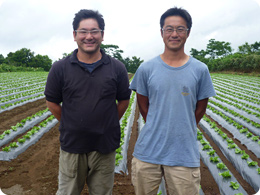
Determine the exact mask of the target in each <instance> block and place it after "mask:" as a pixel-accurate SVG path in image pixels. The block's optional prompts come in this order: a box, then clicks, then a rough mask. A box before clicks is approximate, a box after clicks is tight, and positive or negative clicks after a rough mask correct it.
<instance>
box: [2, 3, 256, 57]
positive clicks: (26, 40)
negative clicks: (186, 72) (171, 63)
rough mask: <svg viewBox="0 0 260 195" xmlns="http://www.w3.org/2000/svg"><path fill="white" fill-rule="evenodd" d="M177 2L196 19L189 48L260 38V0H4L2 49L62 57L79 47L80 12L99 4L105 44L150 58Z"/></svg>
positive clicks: (158, 47) (159, 46)
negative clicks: (163, 21)
mask: <svg viewBox="0 0 260 195" xmlns="http://www.w3.org/2000/svg"><path fill="white" fill-rule="evenodd" d="M174 6H178V7H182V8H184V9H186V10H187V11H188V12H189V13H190V14H191V16H192V19H193V25H192V29H191V34H190V37H189V38H188V40H187V42H186V46H185V52H186V53H187V54H189V51H190V50H191V48H195V49H197V50H201V49H206V46H207V44H208V41H209V39H211V38H214V39H216V40H217V41H225V42H230V43H231V47H232V48H233V49H234V50H235V51H236V50H237V49H238V46H240V45H243V44H245V42H248V43H249V44H252V43H255V42H256V41H258V42H259V41H260V0H194V1H193V0H158V1H151V0H73V1H72V0H0V54H2V55H4V57H6V56H7V54H8V53H9V52H15V51H17V50H19V49H21V48H27V49H30V50H31V51H33V52H35V55H36V54H41V55H48V56H49V57H50V58H51V59H52V60H53V61H55V60H58V58H61V57H62V54H63V53H70V52H71V51H73V50H74V49H75V48H77V45H76V43H75V42H74V40H73V34H72V32H73V28H72V21H73V18H74V16H75V13H76V12H78V11H79V10H80V9H93V10H98V11H99V12H100V13H101V14H102V15H103V16H104V19H105V25H106V26H105V37H104V42H103V43H104V44H113V45H118V46H119V48H120V49H122V50H123V51H124V54H123V56H124V57H132V56H137V57H140V58H141V59H143V60H148V59H151V58H153V57H154V56H156V55H159V54H161V53H162V52H163V50H164V44H163V41H162V38H161V35H160V25H159V20H160V17H161V15H162V14H163V13H164V12H165V11H166V10H167V9H169V8H171V7H174Z"/></svg>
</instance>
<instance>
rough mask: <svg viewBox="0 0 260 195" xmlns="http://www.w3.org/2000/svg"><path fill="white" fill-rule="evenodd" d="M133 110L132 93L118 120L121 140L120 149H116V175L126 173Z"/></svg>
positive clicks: (134, 103) (133, 95) (134, 98)
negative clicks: (125, 108)
mask: <svg viewBox="0 0 260 195" xmlns="http://www.w3.org/2000/svg"><path fill="white" fill-rule="evenodd" d="M135 108H136V96H135V92H134V91H133V92H132V94H131V97H130V100H129V106H128V108H127V110H126V111H125V113H124V115H123V116H122V118H121V120H120V129H121V140H120V147H119V148H118V149H116V168H115V172H116V173H120V172H124V173H127V149H128V144H129V139H130V135H131V130H132V126H133V122H134V115H135Z"/></svg>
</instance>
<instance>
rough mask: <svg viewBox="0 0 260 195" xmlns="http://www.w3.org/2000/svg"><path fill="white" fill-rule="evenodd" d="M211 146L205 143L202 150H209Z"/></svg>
mask: <svg viewBox="0 0 260 195" xmlns="http://www.w3.org/2000/svg"><path fill="white" fill-rule="evenodd" d="M211 148H212V147H211V146H210V145H208V144H206V145H204V146H203V148H202V150H209V149H211Z"/></svg>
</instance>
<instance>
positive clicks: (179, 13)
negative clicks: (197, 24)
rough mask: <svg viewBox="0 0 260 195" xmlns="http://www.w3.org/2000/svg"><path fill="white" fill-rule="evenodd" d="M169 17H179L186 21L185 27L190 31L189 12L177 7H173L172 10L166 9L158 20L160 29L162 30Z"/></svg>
mask: <svg viewBox="0 0 260 195" xmlns="http://www.w3.org/2000/svg"><path fill="white" fill-rule="evenodd" d="M169 16H180V17H182V18H183V19H184V20H185V21H186V23H187V27H188V29H189V31H190V29H191V26H192V19H191V16H190V14H189V12H188V11H187V10H185V9H182V8H178V7H173V8H170V9H168V10H167V11H166V12H164V14H163V15H162V16H161V19H160V26H161V28H163V26H164V21H165V19H166V18H167V17H169Z"/></svg>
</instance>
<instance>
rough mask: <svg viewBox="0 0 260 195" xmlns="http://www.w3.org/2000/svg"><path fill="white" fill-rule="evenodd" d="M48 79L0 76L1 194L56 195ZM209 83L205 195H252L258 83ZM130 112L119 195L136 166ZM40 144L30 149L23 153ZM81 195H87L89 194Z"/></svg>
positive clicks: (134, 112)
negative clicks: (46, 93)
mask: <svg viewBox="0 0 260 195" xmlns="http://www.w3.org/2000/svg"><path fill="white" fill-rule="evenodd" d="M47 74H48V73H1V74H0V188H1V190H2V191H3V192H4V193H6V194H16V195H19V194H24V195H27V194H28V195H34V194H37V195H38V194H43V195H45V194H48V195H49V194H55V193H56V190H57V185H58V181H57V177H58V160H59V130H58V126H59V124H58V122H57V121H56V122H55V119H53V120H48V121H47V122H43V121H45V120H47V119H48V118H49V117H50V116H51V114H50V113H48V111H47V110H46V105H45V99H44V95H43V90H44V86H45V81H46V77H47ZM130 77H131V76H130ZM212 79H213V83H214V87H215V89H216V92H217V96H216V97H214V98H210V101H209V105H208V108H207V113H206V115H205V117H204V118H203V120H202V121H201V123H200V125H199V127H198V144H199V146H200V148H201V178H202V179H201V189H202V191H201V192H202V193H204V194H209V195H214V194H228V195H230V194H238V193H242V194H244V195H245V194H249V195H251V194H255V193H256V191H257V190H258V189H259V187H260V174H259V172H260V170H259V165H260V140H259V136H260V78H259V77H250V76H238V75H228V74H212ZM133 102H135V99H134V98H133ZM131 107H132V109H131V110H130V111H129V112H130V114H129V115H130V116H128V115H127V116H125V121H124V122H121V124H122V126H123V125H125V127H123V129H122V130H123V131H122V134H124V137H123V139H124V143H122V151H121V150H120V151H121V152H119V153H120V154H121V155H122V157H120V156H118V158H119V161H118V166H117V171H115V172H116V173H115V181H114V191H113V194H114V195H119V194H123V195H124V194H125V195H131V194H134V189H133V186H132V185H131V159H132V153H133V148H134V144H135V142H136V139H137V137H138V131H139V129H140V124H141V120H140V114H139V110H138V106H136V103H133V105H132V106H131ZM44 110H45V111H44ZM28 117H29V118H28ZM130 118H131V121H130ZM25 119H26V120H25ZM122 120H123V119H122ZM48 127H49V129H48ZM45 129H46V132H45ZM8 130H9V131H8ZM129 131H131V133H129ZM42 132H44V133H42ZM123 132H124V133H123ZM39 134H40V136H38V135H39ZM26 136H27V137H28V136H30V138H26ZM36 137H37V139H35V140H36V141H34V143H33V144H32V145H30V144H29V145H28V147H27V148H25V149H21V150H20V148H22V147H23V146H25V145H26V144H27V143H29V142H30V140H33V139H34V138H36ZM15 143H16V144H15ZM16 145H17V146H16ZM3 150H5V151H3ZM18 150H19V151H21V152H16V151H18ZM242 157H243V158H242ZM219 163H221V165H222V166H220V165H219ZM218 167H224V168H226V169H221V168H218ZM120 171H126V173H121V174H120V173H119V172H120ZM227 171H228V172H229V173H230V177H229V178H224V177H223V176H222V175H224V174H222V173H223V172H227ZM220 174H222V175H220ZM226 175H228V174H226ZM231 181H232V182H234V183H235V182H237V183H235V184H238V185H239V187H238V189H233V188H232V187H230V184H231ZM234 186H235V185H234ZM163 193H164V192H163ZM82 194H88V190H87V187H85V188H84V190H83V192H82Z"/></svg>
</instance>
